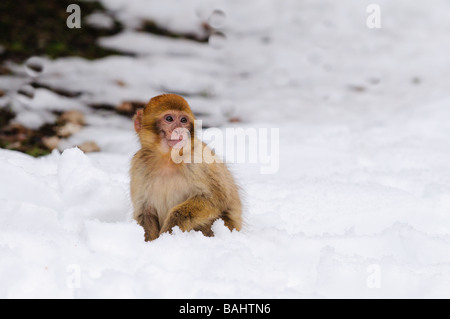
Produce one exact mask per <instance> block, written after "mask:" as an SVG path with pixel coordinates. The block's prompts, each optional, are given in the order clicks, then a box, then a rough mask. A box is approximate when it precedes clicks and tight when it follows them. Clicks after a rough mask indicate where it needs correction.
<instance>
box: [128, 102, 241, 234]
mask: <svg viewBox="0 0 450 319" xmlns="http://www.w3.org/2000/svg"><path fill="white" fill-rule="evenodd" d="M167 112H172V113H171V114H177V115H178V114H182V115H181V116H186V117H188V118H189V122H188V124H189V125H188V124H186V125H188V127H189V130H190V133H191V146H192V147H191V154H183V156H193V154H194V152H193V151H194V143H201V142H200V141H199V140H198V139H197V138H196V137H195V136H194V135H195V130H194V115H193V113H192V111H191V110H190V108H189V105H188V104H187V102H186V101H185V100H184V99H183V98H182V97H180V96H178V95H174V94H166V95H160V96H157V97H154V98H153V99H151V100H150V102H149V103H148V104H147V105H146V107H145V109H144V110H143V111H142V110H141V111H138V112H137V113H136V116H135V128H136V131H137V133H138V135H139V140H140V142H141V149H140V150H139V151H138V152H137V153H136V155H135V156H134V157H133V160H132V163H131V169H130V175H131V185H130V186H131V198H132V201H133V206H134V216H133V217H134V218H135V220H136V221H137V222H138V223H139V224H140V225H142V226H143V227H144V230H145V240H146V241H150V240H154V239H156V238H158V237H159V235H160V234H161V233H164V232H171V230H172V228H173V227H175V226H178V227H179V228H180V229H181V230H182V231H190V230H197V231H201V232H202V233H203V234H204V235H205V236H213V232H212V230H211V225H212V224H213V222H214V221H215V220H217V219H218V218H222V219H223V220H224V222H225V225H226V226H227V227H228V228H229V229H230V230H232V229H236V230H240V229H241V227H242V207H241V200H240V197H239V191H238V187H237V186H236V183H235V181H234V179H233V176H232V175H231V173H230V171H229V170H228V168H227V167H226V165H225V164H224V163H222V162H221V161H220V160H218V159H217V160H216V161H214V162H213V163H211V164H208V163H206V162H204V161H203V162H202V163H194V162H192V163H184V162H182V163H179V164H176V163H175V162H174V161H172V158H171V153H170V151H168V150H167V146H166V147H164V139H165V138H166V137H167V134H165V133H162V132H161V130H164V127H165V126H164V125H166V126H167V123H164V118H163V117H164V116H165V114H166V113H167ZM161 127H163V129H161ZM165 145H167V144H165ZM200 145H201V147H200V149H205V148H207V146H206V145H205V144H203V143H201V144H200ZM207 151H208V152H209V153H210V154H211V150H209V149H207ZM213 156H215V155H213Z"/></svg>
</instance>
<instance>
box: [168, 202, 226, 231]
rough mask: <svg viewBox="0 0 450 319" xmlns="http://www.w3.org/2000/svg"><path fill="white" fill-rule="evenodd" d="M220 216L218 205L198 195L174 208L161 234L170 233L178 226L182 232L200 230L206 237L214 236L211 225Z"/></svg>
mask: <svg viewBox="0 0 450 319" xmlns="http://www.w3.org/2000/svg"><path fill="white" fill-rule="evenodd" d="M220 214H221V212H220V211H219V210H218V209H217V205H214V204H213V203H212V201H211V200H210V199H209V198H207V197H206V196H203V195H197V196H194V197H192V198H190V199H188V200H187V201H185V202H183V203H181V204H179V205H177V206H175V207H174V208H172V210H171V211H170V212H169V214H168V216H167V218H166V220H165V221H164V224H163V226H162V227H161V233H164V232H170V231H171V230H172V228H173V227H175V226H178V227H180V229H181V230H182V231H190V230H199V231H201V232H202V233H203V234H204V235H205V236H213V232H212V231H211V225H212V223H213V222H214V221H215V220H216V219H217V218H219V217H220Z"/></svg>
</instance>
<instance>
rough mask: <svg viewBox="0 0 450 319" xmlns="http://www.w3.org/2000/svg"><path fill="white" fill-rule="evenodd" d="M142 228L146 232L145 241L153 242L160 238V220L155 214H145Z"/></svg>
mask: <svg viewBox="0 0 450 319" xmlns="http://www.w3.org/2000/svg"><path fill="white" fill-rule="evenodd" d="M142 227H144V230H145V241H152V240H155V239H156V238H158V237H159V229H160V227H159V220H158V217H157V216H156V215H155V214H148V213H147V214H144V216H143V218H142Z"/></svg>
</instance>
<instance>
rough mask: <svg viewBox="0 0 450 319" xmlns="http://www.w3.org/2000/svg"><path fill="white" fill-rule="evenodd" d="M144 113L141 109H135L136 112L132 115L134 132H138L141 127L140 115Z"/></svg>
mask: <svg viewBox="0 0 450 319" xmlns="http://www.w3.org/2000/svg"><path fill="white" fill-rule="evenodd" d="M143 114H144V110H143V109H139V110H137V111H136V114H135V115H134V116H133V120H134V130H135V131H136V133H139V131H140V130H141V129H142V116H143Z"/></svg>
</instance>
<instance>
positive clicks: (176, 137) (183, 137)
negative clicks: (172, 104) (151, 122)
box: [157, 110, 194, 149]
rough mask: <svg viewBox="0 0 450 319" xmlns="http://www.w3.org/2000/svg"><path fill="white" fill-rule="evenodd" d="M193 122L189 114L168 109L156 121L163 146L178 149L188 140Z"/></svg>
mask: <svg viewBox="0 0 450 319" xmlns="http://www.w3.org/2000/svg"><path fill="white" fill-rule="evenodd" d="M193 125H194V123H192V119H191V117H190V116H189V114H187V113H185V112H183V111H178V110H170V111H168V112H165V113H163V115H162V116H161V117H160V118H159V120H158V122H157V129H158V133H159V137H160V138H161V144H162V146H163V147H165V146H168V147H170V148H175V149H180V148H182V147H184V146H185V145H186V144H187V143H188V142H190V137H191V132H192V129H193Z"/></svg>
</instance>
